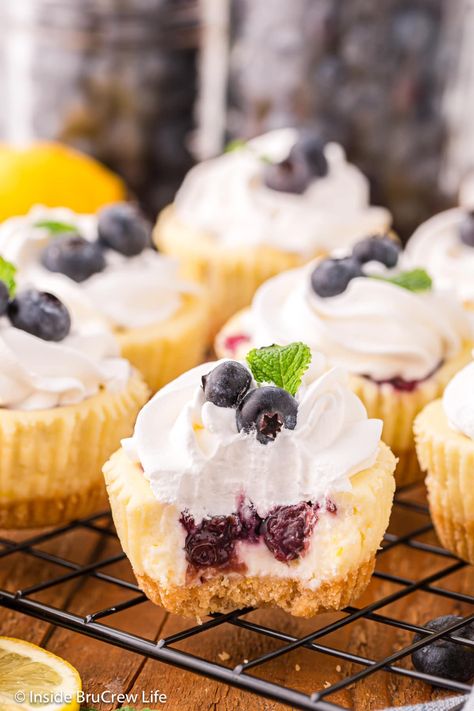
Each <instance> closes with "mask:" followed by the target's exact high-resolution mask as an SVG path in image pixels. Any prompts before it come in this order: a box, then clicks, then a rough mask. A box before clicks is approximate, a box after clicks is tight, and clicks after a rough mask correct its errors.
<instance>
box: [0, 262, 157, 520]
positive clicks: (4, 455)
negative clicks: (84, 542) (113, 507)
mask: <svg viewBox="0 0 474 711" xmlns="http://www.w3.org/2000/svg"><path fill="white" fill-rule="evenodd" d="M147 398H148V388H147V387H146V385H145V383H144V382H143V380H142V378H141V376H140V375H139V374H138V372H135V371H133V370H132V368H131V367H130V364H129V363H128V362H127V361H126V360H124V359H123V358H121V357H120V356H119V347H118V344H117V342H116V340H115V338H114V337H113V336H112V334H111V333H109V332H106V331H103V332H99V331H96V332H95V333H90V332H87V330H86V331H81V329H80V324H78V323H77V322H76V323H74V322H73V321H72V319H71V314H70V313H69V311H68V309H67V307H66V306H65V304H64V303H63V302H62V301H61V300H60V299H58V298H57V297H56V296H54V295H53V294H50V293H48V292H43V291H38V290H36V289H33V288H31V289H24V290H22V289H21V288H20V289H17V288H16V284H15V268H14V267H13V266H12V265H11V264H10V263H9V262H6V261H5V260H3V259H0V452H1V457H0V528H31V527H37V526H47V525H53V524H58V523H63V522H66V521H69V520H71V519H73V518H78V517H82V516H86V515H89V514H91V513H94V512H95V511H96V510H98V509H99V508H101V507H103V506H104V504H105V502H106V497H105V487H104V485H103V477H102V472H101V467H102V464H103V462H104V461H105V460H106V459H107V457H108V456H110V454H111V453H112V452H113V451H114V450H115V449H116V448H117V446H118V444H119V442H120V440H121V438H122V437H125V436H127V435H129V434H130V433H131V432H132V430H133V425H134V422H135V419H136V416H137V413H138V411H139V410H140V408H141V406H142V405H143V404H144V403H145V402H146V400H147Z"/></svg>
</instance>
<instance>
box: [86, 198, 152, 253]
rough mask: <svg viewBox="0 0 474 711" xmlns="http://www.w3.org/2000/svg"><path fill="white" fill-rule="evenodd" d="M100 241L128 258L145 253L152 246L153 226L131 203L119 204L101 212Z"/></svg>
mask: <svg viewBox="0 0 474 711" xmlns="http://www.w3.org/2000/svg"><path fill="white" fill-rule="evenodd" d="M98 231H99V241H100V242H101V243H102V244H103V245H105V246H106V247H110V249H114V250H115V251H116V252H120V254H124V255H125V256H126V257H133V256H135V255H136V254H140V252H143V250H144V249H145V247H149V246H150V244H151V226H150V224H149V223H148V222H147V221H146V220H145V219H144V217H143V216H142V215H141V214H140V212H139V211H138V210H137V209H136V208H135V207H134V206H133V205H131V204H130V203H126V202H118V203H116V204H114V205H108V206H107V207H104V208H102V210H101V211H100V212H99V225H98Z"/></svg>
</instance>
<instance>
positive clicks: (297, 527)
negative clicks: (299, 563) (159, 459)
mask: <svg viewBox="0 0 474 711" xmlns="http://www.w3.org/2000/svg"><path fill="white" fill-rule="evenodd" d="M320 509H321V507H320V506H319V504H315V505H313V504H311V503H306V502H304V501H302V502H300V503H299V504H295V505H293V506H277V507H276V508H275V509H273V511H271V512H270V513H269V514H268V516H267V517H266V518H265V519H263V520H262V518H261V517H260V516H259V515H258V514H257V512H256V510H255V508H254V506H253V505H252V504H251V503H245V502H241V503H240V504H239V507H238V509H237V512H236V513H233V514H230V515H229V516H212V517H206V518H203V519H202V521H201V522H200V523H199V524H196V522H195V521H194V518H193V517H192V516H191V515H190V514H189V512H187V511H183V512H182V514H181V517H180V523H181V525H182V526H183V527H184V529H185V531H186V534H187V535H186V539H185V542H184V550H185V555H186V560H187V562H188V563H189V564H190V565H191V566H193V568H194V569H195V570H202V569H206V568H219V567H220V568H223V567H226V568H228V567H229V566H232V565H234V566H235V567H237V565H238V561H237V556H236V550H235V546H236V543H237V542H238V541H246V542H247V543H252V544H256V543H260V542H263V543H264V544H265V546H266V547H267V548H268V550H269V551H270V552H271V553H272V554H273V556H274V558H275V559H276V560H278V561H280V562H283V563H288V562H289V561H291V560H296V559H297V558H300V557H302V556H303V555H304V554H305V552H306V550H307V548H308V545H309V539H310V537H311V534H312V532H313V530H314V527H315V525H316V523H317V521H318V511H319V510H320ZM325 510H326V511H327V512H328V513H331V514H335V513H336V512H337V507H336V505H335V504H334V502H332V501H331V502H329V501H326V503H325Z"/></svg>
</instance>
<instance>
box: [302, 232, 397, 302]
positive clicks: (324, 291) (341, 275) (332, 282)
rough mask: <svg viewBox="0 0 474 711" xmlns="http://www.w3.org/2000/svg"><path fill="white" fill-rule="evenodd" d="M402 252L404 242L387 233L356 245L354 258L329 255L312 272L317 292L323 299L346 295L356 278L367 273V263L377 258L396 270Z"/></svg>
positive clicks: (314, 287) (313, 284) (377, 260)
mask: <svg viewBox="0 0 474 711" xmlns="http://www.w3.org/2000/svg"><path fill="white" fill-rule="evenodd" d="M400 251H401V246H400V244H399V243H398V242H396V241H395V240H394V239H392V238H391V237H388V236H387V235H384V236H383V237H377V236H376V237H366V238H365V239H363V240H361V241H360V242H358V243H357V244H356V245H355V246H354V248H353V250H352V254H351V256H350V257H342V258H340V259H337V258H333V257H328V258H327V259H323V260H322V261H321V262H319V264H318V265H317V266H316V267H315V269H314V270H313V272H312V274H311V286H312V288H313V291H315V292H316V294H317V295H318V296H321V297H323V298H327V297H330V296H337V295H338V294H342V293H343V292H344V291H345V290H346V289H347V287H348V285H349V282H351V281H352V279H355V278H356V277H362V276H365V274H364V271H363V265H364V264H366V263H367V262H371V261H375V262H380V263H381V264H384V265H385V266H386V267H387V268H388V269H392V268H393V267H395V266H396V265H397V262H398V257H399V254H400Z"/></svg>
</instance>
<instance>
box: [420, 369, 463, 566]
mask: <svg viewBox="0 0 474 711" xmlns="http://www.w3.org/2000/svg"><path fill="white" fill-rule="evenodd" d="M473 394H474V363H472V362H471V363H469V365H467V366H466V367H465V368H463V369H462V370H461V371H460V372H459V373H457V374H456V375H455V376H454V378H453V379H452V380H451V382H450V383H449V385H448V386H447V387H446V390H445V392H444V395H443V398H442V399H438V400H435V402H432V403H431V404H429V405H428V406H427V407H426V408H425V409H424V410H423V411H422V412H421V413H420V415H418V417H417V418H416V421H415V428H414V429H415V439H416V447H417V451H418V457H419V460H420V465H421V467H422V469H423V470H425V471H427V472H428V474H427V477H426V486H427V489H428V498H429V504H430V512H431V517H432V519H433V522H434V525H435V528H436V532H437V534H438V536H439V539H440V540H441V542H442V544H443V545H444V546H445V547H446V548H448V549H449V550H451V551H453V552H454V553H456V555H458V556H459V557H460V558H464V560H467V561H469V562H470V563H473V564H474V486H473V480H474V397H473Z"/></svg>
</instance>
